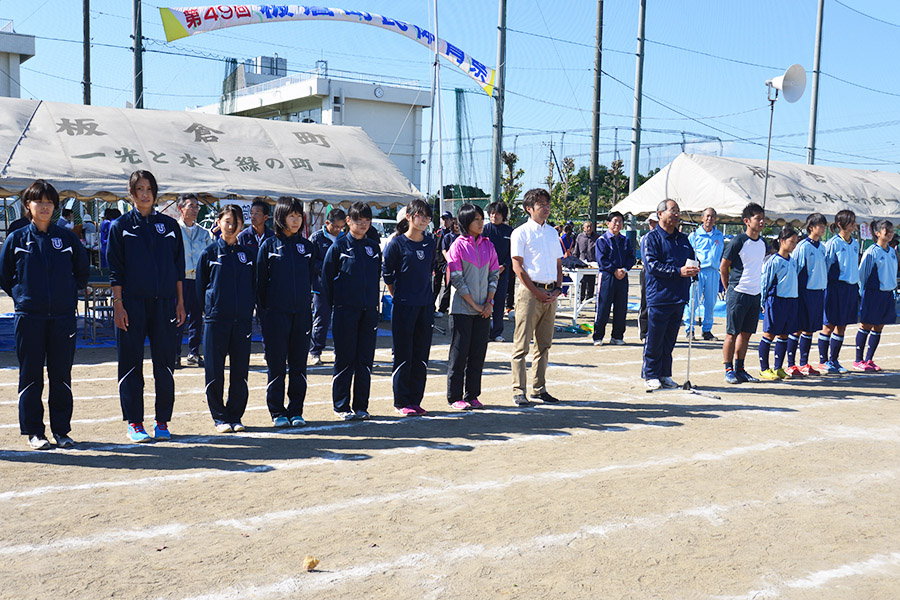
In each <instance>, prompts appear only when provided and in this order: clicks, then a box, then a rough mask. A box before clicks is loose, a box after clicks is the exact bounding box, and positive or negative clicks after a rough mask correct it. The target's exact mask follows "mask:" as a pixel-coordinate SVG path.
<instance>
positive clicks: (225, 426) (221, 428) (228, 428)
mask: <svg viewBox="0 0 900 600" xmlns="http://www.w3.org/2000/svg"><path fill="white" fill-rule="evenodd" d="M216 431H218V432H219V433H232V432H233V431H234V427H233V426H232V425H231V423H216Z"/></svg>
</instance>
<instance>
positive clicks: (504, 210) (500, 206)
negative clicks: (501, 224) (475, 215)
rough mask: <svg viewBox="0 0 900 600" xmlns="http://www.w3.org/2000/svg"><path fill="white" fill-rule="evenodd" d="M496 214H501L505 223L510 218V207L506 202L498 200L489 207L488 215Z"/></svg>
mask: <svg viewBox="0 0 900 600" xmlns="http://www.w3.org/2000/svg"><path fill="white" fill-rule="evenodd" d="M494 213H500V216H501V217H503V220H504V221H505V220H506V218H507V217H508V216H509V207H508V206H507V205H506V202H504V201H503V200H498V201H497V202H491V203H490V204H488V205H487V214H489V215H492V214H494Z"/></svg>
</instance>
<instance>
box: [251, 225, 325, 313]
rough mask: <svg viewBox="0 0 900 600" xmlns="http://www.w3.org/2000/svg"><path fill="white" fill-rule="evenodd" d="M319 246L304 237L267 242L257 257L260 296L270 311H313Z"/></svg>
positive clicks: (277, 238)
mask: <svg viewBox="0 0 900 600" xmlns="http://www.w3.org/2000/svg"><path fill="white" fill-rule="evenodd" d="M316 255H317V250H316V247H315V245H314V244H313V243H312V242H310V241H309V240H308V239H306V238H305V237H303V236H301V235H300V234H297V235H293V236H291V237H289V238H286V237H284V236H282V235H275V236H274V237H270V238H269V239H267V240H265V241H264V242H263V243H262V245H261V246H260V247H259V254H258V255H257V257H256V295H257V297H258V299H259V305H260V306H261V307H263V308H264V309H266V310H276V311H279V312H283V313H289V314H293V313H297V312H301V311H304V310H305V311H309V310H311V304H310V301H311V298H312V296H311V294H312V280H313V261H314V260H315V257H316Z"/></svg>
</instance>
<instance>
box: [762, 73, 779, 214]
mask: <svg viewBox="0 0 900 600" xmlns="http://www.w3.org/2000/svg"><path fill="white" fill-rule="evenodd" d="M769 90H770V91H771V90H772V88H771V87H769ZM776 100H778V90H775V97H774V98H770V99H769V107H770V109H769V143H768V144H766V177H765V179H763V198H762V207H763V210H765V209H766V192H768V190H769V154H770V153H771V152H772V120H773V119H774V118H775V101H776Z"/></svg>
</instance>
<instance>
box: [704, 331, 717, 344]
mask: <svg viewBox="0 0 900 600" xmlns="http://www.w3.org/2000/svg"><path fill="white" fill-rule="evenodd" d="M703 339H704V340H705V341H707V342H718V341H719V338H717V337H716V336H714V335H713V332H712V331H704V332H703Z"/></svg>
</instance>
